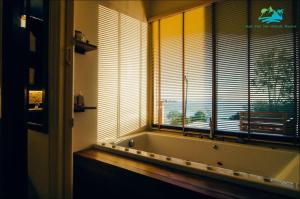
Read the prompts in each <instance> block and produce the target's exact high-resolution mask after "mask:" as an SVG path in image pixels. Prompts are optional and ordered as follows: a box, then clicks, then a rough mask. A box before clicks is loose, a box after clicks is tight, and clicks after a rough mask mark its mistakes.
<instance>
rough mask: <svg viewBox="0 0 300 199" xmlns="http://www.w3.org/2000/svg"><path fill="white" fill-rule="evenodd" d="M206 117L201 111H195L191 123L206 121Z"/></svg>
mask: <svg viewBox="0 0 300 199" xmlns="http://www.w3.org/2000/svg"><path fill="white" fill-rule="evenodd" d="M206 120H207V117H206V114H205V113H204V112H202V111H197V112H196V113H195V114H194V116H192V117H191V121H192V122H196V121H206Z"/></svg>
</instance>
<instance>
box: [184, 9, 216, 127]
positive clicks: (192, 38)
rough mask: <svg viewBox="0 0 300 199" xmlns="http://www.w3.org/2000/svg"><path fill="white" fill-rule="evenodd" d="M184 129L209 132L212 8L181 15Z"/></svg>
mask: <svg viewBox="0 0 300 199" xmlns="http://www.w3.org/2000/svg"><path fill="white" fill-rule="evenodd" d="M184 60H185V89H186V90H185V93H186V96H185V105H186V119H185V127H189V128H198V129H209V120H210V117H211V111H212V6H206V7H200V8H196V9H194V10H191V11H188V12H185V14H184Z"/></svg>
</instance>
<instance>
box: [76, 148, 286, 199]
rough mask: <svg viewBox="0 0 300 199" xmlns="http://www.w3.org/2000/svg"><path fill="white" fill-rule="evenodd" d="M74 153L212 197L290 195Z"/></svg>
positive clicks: (108, 156) (93, 152) (110, 157)
mask: <svg viewBox="0 0 300 199" xmlns="http://www.w3.org/2000/svg"><path fill="white" fill-rule="evenodd" d="M74 156H75V157H76V156H77V157H81V158H87V159H90V160H93V161H96V162H99V164H106V165H110V166H112V167H118V168H121V169H124V170H127V171H129V172H134V173H137V174H140V175H143V176H146V177H149V178H152V179H156V180H159V181H162V182H165V183H168V184H171V185H174V186H177V187H180V188H183V189H186V190H190V191H192V192H196V193H199V194H201V195H206V196H208V197H213V198H243V199H244V198H256V199H259V198H274V199H279V198H287V197H285V196H280V195H277V194H273V193H269V192H265V191H261V190H257V189H254V188H249V187H243V186H239V185H237V184H233V183H228V182H223V181H219V180H216V179H212V178H208V177H202V176H196V175H192V174H188V173H185V172H182V171H178V170H174V169H169V168H165V167H162V166H159V165H155V164H151V163H147V162H143V161H140V160H134V159H130V158H127V157H124V156H119V155H116V154H112V153H108V152H104V151H100V150H96V149H87V150H83V151H80V152H76V153H75V154H74Z"/></svg>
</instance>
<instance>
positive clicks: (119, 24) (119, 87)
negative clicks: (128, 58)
mask: <svg viewBox="0 0 300 199" xmlns="http://www.w3.org/2000/svg"><path fill="white" fill-rule="evenodd" d="M117 92H118V93H117V96H118V97H117V138H118V137H120V129H121V128H120V118H121V115H120V108H121V106H120V102H121V13H118V91H117Z"/></svg>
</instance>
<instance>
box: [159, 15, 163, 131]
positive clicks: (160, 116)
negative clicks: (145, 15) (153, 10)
mask: <svg viewBox="0 0 300 199" xmlns="http://www.w3.org/2000/svg"><path fill="white" fill-rule="evenodd" d="M160 47H161V46H160V20H158V129H160V128H161V122H162V117H163V115H162V110H161V108H162V107H161V106H162V104H161V88H160V86H161V85H160V83H161V69H160V56H161V52H160Z"/></svg>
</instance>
